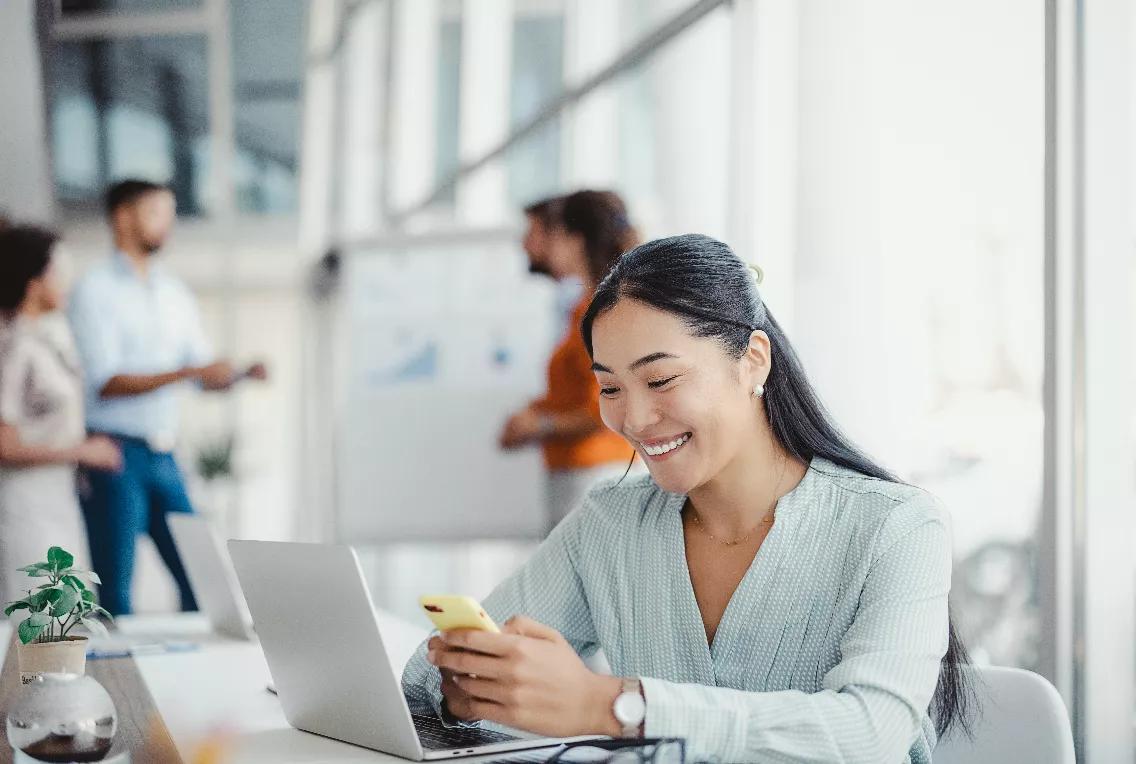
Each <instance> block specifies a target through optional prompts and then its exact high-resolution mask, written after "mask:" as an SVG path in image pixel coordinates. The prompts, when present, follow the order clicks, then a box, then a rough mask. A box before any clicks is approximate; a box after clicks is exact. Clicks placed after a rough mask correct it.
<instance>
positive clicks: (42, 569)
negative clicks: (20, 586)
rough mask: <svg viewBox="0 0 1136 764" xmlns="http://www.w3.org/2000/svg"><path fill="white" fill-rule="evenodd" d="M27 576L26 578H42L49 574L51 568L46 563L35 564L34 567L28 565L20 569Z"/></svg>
mask: <svg viewBox="0 0 1136 764" xmlns="http://www.w3.org/2000/svg"><path fill="white" fill-rule="evenodd" d="M20 570H22V571H24V572H25V573H27V574H28V578H42V577H43V576H46V575H48V574H50V573H51V566H50V565H48V564H47V563H46V562H37V563H36V564H35V565H28V566H27V567H24V568H20Z"/></svg>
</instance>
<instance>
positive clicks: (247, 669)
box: [119, 613, 500, 764]
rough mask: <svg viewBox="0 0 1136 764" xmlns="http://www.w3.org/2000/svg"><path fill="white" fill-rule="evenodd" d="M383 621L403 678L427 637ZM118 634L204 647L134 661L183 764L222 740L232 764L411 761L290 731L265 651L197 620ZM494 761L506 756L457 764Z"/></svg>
mask: <svg viewBox="0 0 1136 764" xmlns="http://www.w3.org/2000/svg"><path fill="white" fill-rule="evenodd" d="M379 620H380V624H381V627H382V631H383V639H384V641H385V642H386V646H387V649H388V651H389V653H390V658H391V663H392V665H393V666H394V667H395V669H396V673H398V674H401V672H402V668H403V667H404V666H405V665H406V662H407V660H409V658H410V656H411V655H412V654H413V652H414V650H415V649H416V648H417V647H418V645H419V643H420V642H421V641H422V640H423V639H425V637H426V634H427V630H426V629H424V628H419V627H417V626H414V625H411V624H408V623H406V622H405V621H402V620H400V619H398V618H395V617H393V616H389V615H387V614H384V613H380V614H379ZM119 628H120V629H121V630H122V631H123V632H125V633H127V634H143V633H144V634H154V633H160V634H167V635H170V636H171V637H177V638H181V639H194V640H199V643H200V648H199V649H198V650H196V651H193V652H185V653H167V654H160V655H146V656H140V657H138V658H136V659H135V661H136V663H137V664H138V668H139V670H140V671H141V672H142V676H143V678H144V679H145V681H146V684H147V686H148V687H149V688H150V693H151V694H152V695H153V696H154V702H155V703H156V704H157V706H158V709H159V710H160V711H161V713H162V717H163V719H164V720H165V723H166V726H167V728H168V729H169V731H170V735H171V736H172V737H173V739H174V743H175V744H176V745H177V747H178V752H179V753H181V756H182V759H183V760H184V761H185V764H194V762H195V755H196V753H197V752H198V751H199V749H200V747H201V746H202V744H203V743H205V742H206V741H209V740H218V739H221V740H222V741H223V743H222V746H223V747H222V750H223V753H224V758H223V761H225V762H226V764H268V762H272V764H293V763H296V764H299V763H300V762H344V764H348V763H350V764H355V763H357V764H364V763H366V764H372V763H373V762H401V761H405V759H400V758H398V757H395V756H390V755H387V754H382V753H378V752H376V751H371V750H368V749H366V748H360V747H358V746H354V745H349V744H347V743H341V742H339V741H336V740H331V739H328V738H323V737H319V736H318V735H313V734H310V733H307V732H300V731H299V730H296V729H293V728H292V727H290V726H289V725H288V722H287V720H286V719H285V718H284V713H283V711H282V710H281V708H280V701H279V700H278V699H277V697H276V696H275V695H273V694H271V693H269V692H268V691H267V690H266V689H265V686H266V685H267V683H268V681H269V674H268V667H267V666H266V665H265V662H264V656H263V654H262V653H261V651H260V647H259V645H257V644H256V643H252V642H238V641H233V640H227V639H222V638H219V637H216V636H213V635H210V634H209V632H208V627H207V625H206V624H205V621H204V620H203V619H202V618H201V617H200V616H197V615H196V614H191V615H179V616H160V617H138V616H134V617H130V618H123V619H120V621H119ZM493 758H497V759H499V758H500V755H497V756H496V757H492V756H491V757H471V758H463V759H460V760H459V761H461V762H477V761H486V760H489V759H493Z"/></svg>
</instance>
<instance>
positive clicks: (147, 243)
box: [140, 239, 165, 255]
mask: <svg viewBox="0 0 1136 764" xmlns="http://www.w3.org/2000/svg"><path fill="white" fill-rule="evenodd" d="M140 243H141V244H142V249H143V250H144V251H145V252H146V254H147V255H152V254H154V253H155V252H157V251H158V250H159V249H161V248H162V245H163V244H165V242H164V241H154V240H153V239H143V240H142V241H141V242H140Z"/></svg>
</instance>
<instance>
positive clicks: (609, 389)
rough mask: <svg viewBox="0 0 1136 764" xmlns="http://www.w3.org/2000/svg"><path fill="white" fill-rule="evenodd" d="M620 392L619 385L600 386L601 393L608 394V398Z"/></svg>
mask: <svg viewBox="0 0 1136 764" xmlns="http://www.w3.org/2000/svg"><path fill="white" fill-rule="evenodd" d="M618 392H619V388H618V387H601V388H600V395H603V396H606V397H608V398H610V397H611V396H613V395H615V394H616V393H618Z"/></svg>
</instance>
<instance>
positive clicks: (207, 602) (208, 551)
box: [167, 513, 254, 639]
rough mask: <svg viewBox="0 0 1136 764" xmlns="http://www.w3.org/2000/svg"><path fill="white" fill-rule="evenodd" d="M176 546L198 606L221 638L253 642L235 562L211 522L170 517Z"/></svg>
mask: <svg viewBox="0 0 1136 764" xmlns="http://www.w3.org/2000/svg"><path fill="white" fill-rule="evenodd" d="M167 520H168V522H169V524H170V532H171V533H173V536H174V542H175V543H176V544H177V549H178V555H179V556H180V557H181V561H182V564H183V565H184V566H185V571H186V573H187V574H188V575H189V584H190V586H192V587H193V595H194V597H196V598H197V606H198V607H199V608H201V611H202V612H203V613H205V615H206V616H207V617H208V618H209V623H210V624H211V625H212V627H213V630H214V631H216V632H217V633H218V634H224V635H226V636H230V637H234V638H236V639H252V638H253V636H254V635H253V630H252V616H250V615H249V610H248V605H246V604H245V598H244V595H243V594H241V587H240V584H238V583H237V574H236V571H234V570H233V563H232V560H230V559H229V553H228V552H227V551H226V550H225V547H224V545H222V543H221V539H220V538H219V537H218V536H217V534H216V532H214V530H213V526H212V525H210V523H209V521H208V520H207V519H205V518H204V517H201V516H199V515H189V514H181V513H170V514H169V515H168V516H167Z"/></svg>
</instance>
